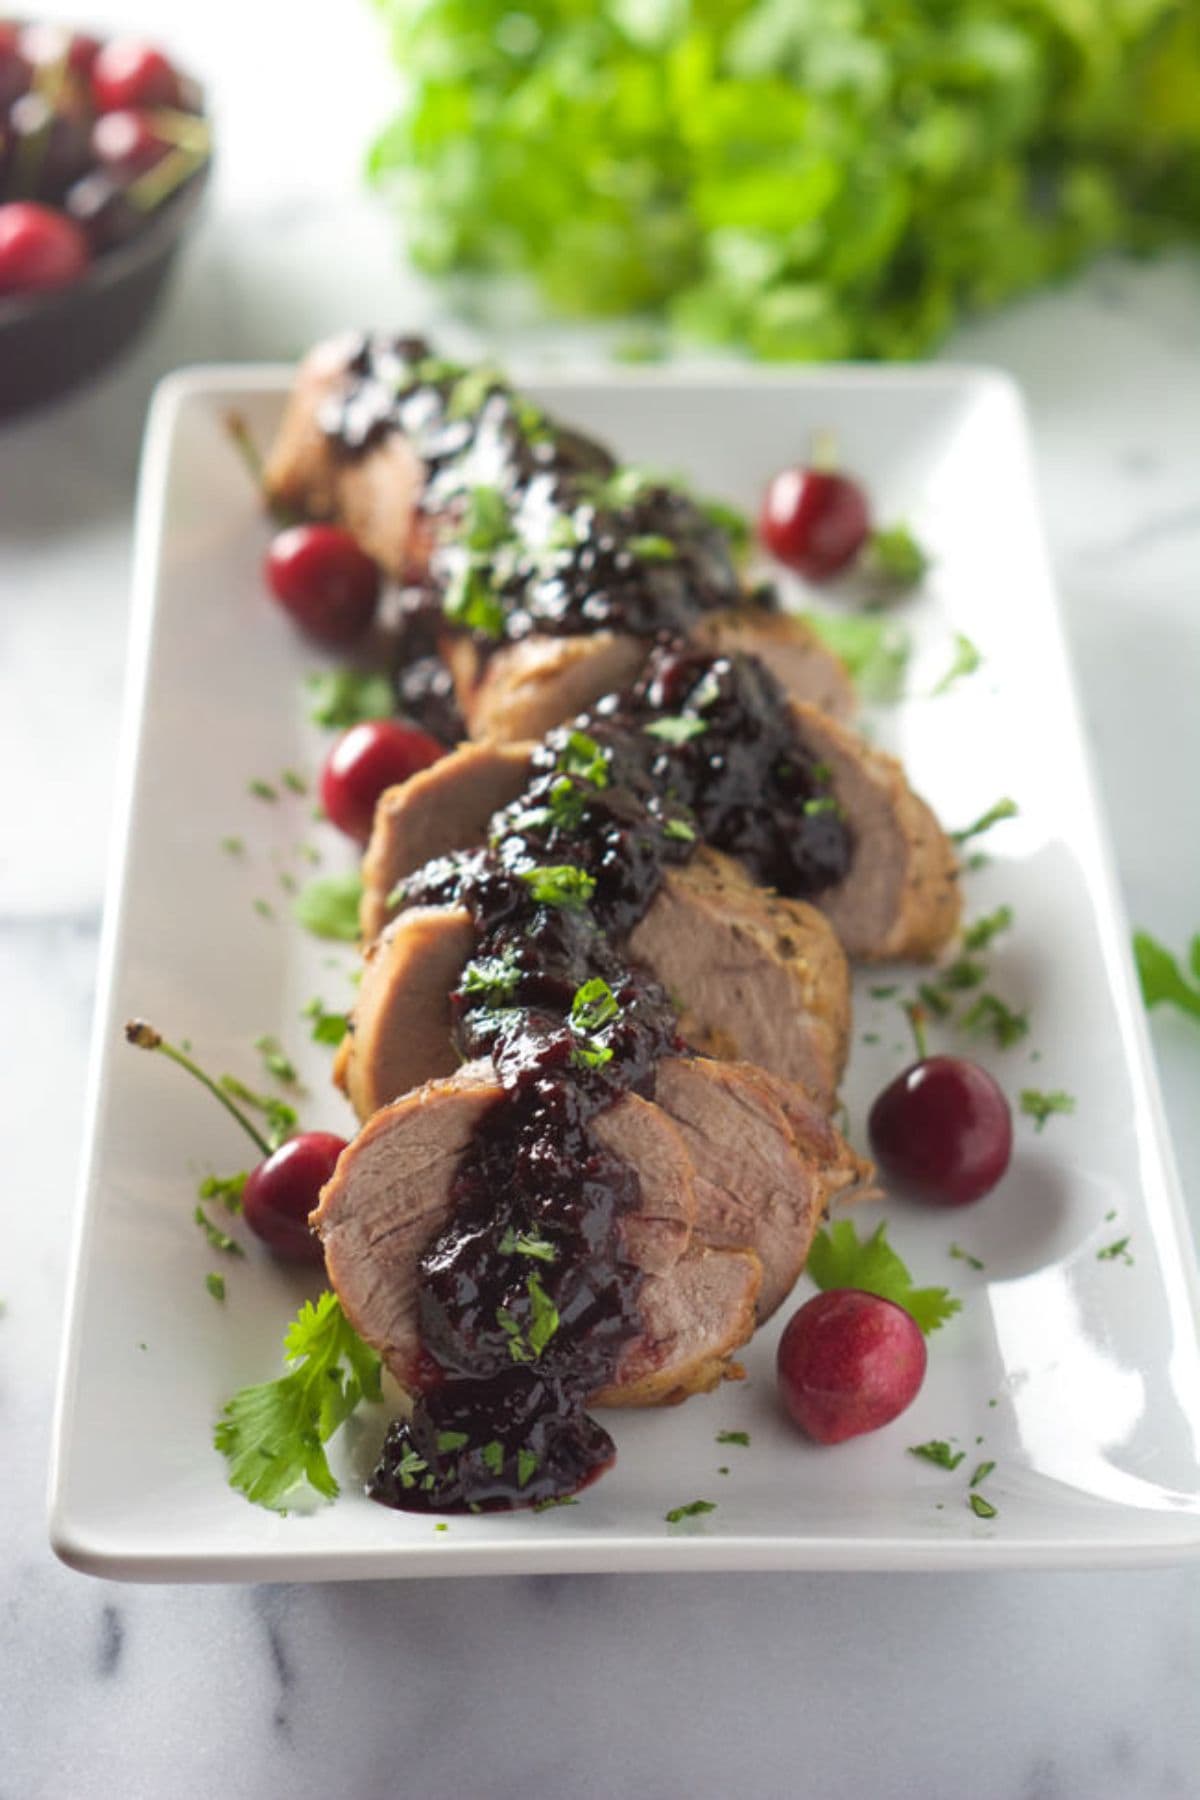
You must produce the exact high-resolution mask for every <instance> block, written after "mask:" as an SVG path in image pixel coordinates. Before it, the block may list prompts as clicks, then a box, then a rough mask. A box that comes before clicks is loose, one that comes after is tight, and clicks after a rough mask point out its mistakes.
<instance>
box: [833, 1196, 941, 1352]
mask: <svg viewBox="0 0 1200 1800" xmlns="http://www.w3.org/2000/svg"><path fill="white" fill-rule="evenodd" d="M807 1270H808V1273H809V1275H811V1276H812V1279H813V1280H814V1281H815V1282H816V1284H817V1286H818V1287H819V1288H821V1289H828V1288H858V1289H860V1290H861V1291H862V1292H863V1293H867V1294H878V1295H879V1297H880V1298H881V1299H883V1300H892V1301H894V1302H895V1304H896V1305H897V1306H902V1307H903V1308H904V1310H905V1312H907V1313H910V1314H911V1315H912V1317H913V1318H914V1319H915V1320H916V1322H917V1324H918V1325H919V1326H920V1328H921V1330H922V1331H923V1332H924V1334H925V1335H926V1337H928V1335H929V1333H930V1332H931V1331H937V1330H938V1329H939V1327H940V1326H942V1325H944V1324H945V1323H946V1321H947V1319H952V1318H953V1317H954V1315H955V1313H957V1312H961V1311H962V1301H961V1300H956V1299H955V1298H954V1296H953V1295H952V1294H951V1293H950V1291H949V1289H947V1288H944V1287H925V1288H918V1287H915V1286H914V1284H913V1278H912V1276H911V1275H910V1274H909V1271H908V1269H907V1267H906V1266H905V1264H904V1262H903V1260H902V1259H901V1258H900V1257H899V1256H898V1255H897V1253H896V1251H895V1250H893V1248H892V1246H891V1244H890V1243H889V1242H888V1239H887V1227H886V1225H882V1224H881V1225H878V1226H877V1227H876V1229H875V1230H874V1231H873V1232H872V1233H871V1235H870V1237H869V1238H865V1239H862V1238H860V1237H859V1235H858V1232H857V1231H856V1229H855V1227H854V1223H853V1221H852V1220H850V1219H839V1220H838V1221H837V1222H836V1224H833V1225H829V1226H826V1227H825V1228H824V1229H823V1230H821V1231H818V1233H817V1235H816V1237H815V1238H814V1239H813V1244H812V1249H811V1250H810V1251H809V1253H808V1264H807Z"/></svg>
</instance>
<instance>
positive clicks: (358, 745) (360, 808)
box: [321, 719, 446, 844]
mask: <svg viewBox="0 0 1200 1800" xmlns="http://www.w3.org/2000/svg"><path fill="white" fill-rule="evenodd" d="M445 754H446V746H445V745H444V744H439V743H438V741H437V739H436V738H432V737H430V736H429V735H428V733H426V732H424V731H418V730H417V728H416V726H415V725H405V724H403V723H402V722H401V721H400V720H399V719H368V720H366V721H365V722H364V723H363V724H361V725H352V726H351V727H350V729H349V731H347V732H345V733H344V734H343V736H341V737H340V738H339V739H338V741H337V743H336V744H335V745H334V746H333V749H332V750H331V751H330V752H329V755H328V757H327V758H326V759H325V767H324V769H323V770H322V771H321V805H322V806H323V807H324V808H325V811H326V813H327V814H328V815H329V817H330V819H331V820H332V821H333V823H334V824H335V825H336V826H337V828H338V830H339V831H344V832H345V833H346V835H347V837H352V838H355V839H357V841H358V842H359V843H360V844H365V843H366V841H367V839H368V838H369V837H370V835H371V826H372V823H373V821H374V818H375V803H376V801H377V800H378V799H379V796H380V794H382V793H383V792H384V790H385V788H390V787H395V786H396V784H397V783H398V782H401V781H407V780H408V778H409V776H410V775H415V774H416V773H417V770H418V769H427V768H428V767H429V765H430V763H434V762H437V760H438V758H439V757H440V756H444V755H445Z"/></svg>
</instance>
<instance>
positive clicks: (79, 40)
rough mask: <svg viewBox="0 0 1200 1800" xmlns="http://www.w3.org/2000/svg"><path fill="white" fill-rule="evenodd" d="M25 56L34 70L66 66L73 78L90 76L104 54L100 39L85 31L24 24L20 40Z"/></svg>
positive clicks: (20, 46)
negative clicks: (95, 63) (100, 54)
mask: <svg viewBox="0 0 1200 1800" xmlns="http://www.w3.org/2000/svg"><path fill="white" fill-rule="evenodd" d="M17 42H18V46H19V48H20V52H21V55H22V56H23V57H24V58H25V59H26V61H27V62H29V63H30V64H32V65H33V67H34V68H38V69H44V68H52V67H53V66H54V64H55V63H64V62H65V64H66V66H67V68H68V69H69V70H70V72H71V74H72V75H78V76H81V77H85V78H86V77H87V76H89V75H90V74H91V72H92V64H93V63H94V62H95V60H96V58H97V56H98V55H99V53H100V45H99V42H98V40H97V39H96V38H94V37H89V36H88V35H87V33H86V32H84V31H74V32H72V31H68V30H67V29H66V28H65V27H64V26H62V25H23V26H22V27H21V32H20V37H19V38H18V40H17Z"/></svg>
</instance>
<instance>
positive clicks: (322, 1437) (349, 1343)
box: [213, 1292, 381, 1512]
mask: <svg viewBox="0 0 1200 1800" xmlns="http://www.w3.org/2000/svg"><path fill="white" fill-rule="evenodd" d="M284 1357H285V1360H286V1362H287V1363H288V1364H289V1365H290V1367H289V1369H288V1372H287V1373H286V1374H285V1375H281V1376H279V1377H278V1379H277V1380H275V1381H267V1382H262V1383H260V1384H259V1385H257V1386H254V1387H246V1388H242V1389H241V1391H240V1392H239V1393H236V1394H235V1395H234V1396H233V1398H232V1399H231V1400H229V1401H228V1402H227V1403H226V1405H225V1407H224V1409H223V1411H222V1413H221V1416H220V1418H219V1419H218V1421H217V1424H216V1428H215V1430H214V1433H213V1442H214V1444H215V1446H216V1448H217V1449H218V1450H219V1451H220V1453H221V1455H222V1456H224V1457H225V1459H226V1461H227V1462H228V1464H229V1485H230V1486H231V1487H232V1488H236V1489H237V1491H238V1492H239V1493H242V1494H244V1495H245V1496H246V1498H247V1500H252V1501H253V1502H254V1503H255V1505H257V1506H266V1507H270V1508H272V1509H273V1510H274V1511H276V1512H282V1511H283V1510H284V1509H285V1506H286V1503H287V1501H288V1500H289V1499H290V1498H291V1497H293V1496H294V1495H295V1493H296V1491H297V1489H300V1488H302V1487H303V1486H304V1485H305V1484H307V1486H308V1487H310V1488H312V1489H315V1491H316V1492H317V1493H318V1494H321V1495H323V1496H324V1497H325V1498H326V1499H328V1500H334V1499H336V1498H337V1494H338V1484H337V1481H336V1480H335V1478H334V1475H333V1471H332V1470H331V1469H330V1467H329V1461H328V1458H327V1457H326V1454H325V1445H326V1444H327V1443H328V1442H329V1440H330V1438H331V1437H332V1436H333V1435H334V1433H335V1432H336V1431H337V1430H338V1429H339V1428H340V1427H341V1426H342V1425H344V1424H345V1422H346V1420H347V1419H348V1418H349V1417H350V1415H351V1413H353V1412H354V1411H355V1410H356V1409H357V1408H358V1407H359V1406H360V1405H361V1404H362V1403H363V1401H374V1400H378V1399H380V1397H381V1387H380V1361H379V1357H378V1356H377V1355H376V1354H375V1352H374V1351H373V1350H371V1349H368V1347H367V1345H366V1344H364V1343H363V1342H362V1340H361V1338H359V1337H358V1336H357V1334H356V1333H355V1332H354V1331H353V1330H352V1329H351V1327H350V1325H349V1323H348V1321H347V1319H346V1316H345V1314H344V1313H343V1311H342V1308H341V1305H340V1303H339V1301H338V1299H337V1296H336V1295H335V1294H333V1293H329V1292H326V1293H324V1294H322V1295H321V1297H320V1299H319V1300H317V1301H316V1303H315V1304H314V1303H313V1302H312V1301H305V1303H304V1305H303V1306H302V1307H301V1308H300V1311H299V1313H298V1315H297V1317H296V1318H295V1319H294V1320H293V1321H292V1323H291V1324H290V1325H289V1326H288V1329H287V1334H286V1336H285V1338H284Z"/></svg>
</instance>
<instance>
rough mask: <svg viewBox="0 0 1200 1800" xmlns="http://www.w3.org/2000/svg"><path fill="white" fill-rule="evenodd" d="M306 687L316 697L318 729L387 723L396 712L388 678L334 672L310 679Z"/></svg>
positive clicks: (313, 700) (313, 701) (313, 711)
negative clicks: (319, 727)
mask: <svg viewBox="0 0 1200 1800" xmlns="http://www.w3.org/2000/svg"><path fill="white" fill-rule="evenodd" d="M305 686H306V687H307V688H308V691H309V693H310V695H311V696H312V698H311V701H310V705H309V717H310V718H311V720H312V722H313V724H314V725H324V726H325V727H326V728H327V729H328V730H330V731H344V730H345V729H346V728H347V727H348V726H350V725H361V724H364V723H365V722H366V721H367V720H368V719H387V718H390V717H391V715H392V714H393V713H394V712H395V710H396V699H395V695H394V694H393V692H392V685H391V683H390V681H389V680H388V678H387V676H386V675H379V674H364V673H363V672H362V671H361V670H359V669H330V670H329V671H328V672H325V673H322V674H320V675H310V676H309V677H308V680H307V682H306V683H305Z"/></svg>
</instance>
